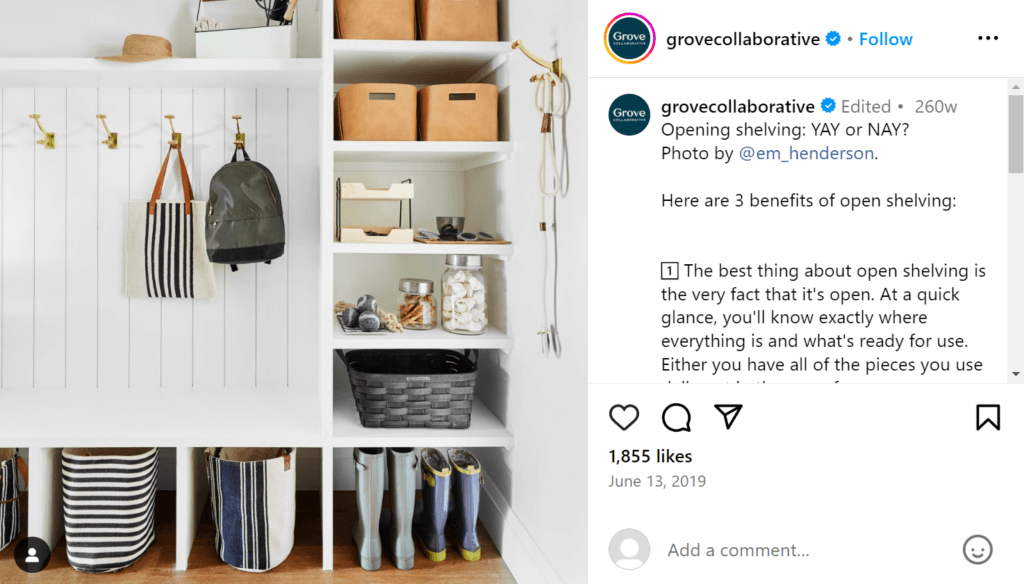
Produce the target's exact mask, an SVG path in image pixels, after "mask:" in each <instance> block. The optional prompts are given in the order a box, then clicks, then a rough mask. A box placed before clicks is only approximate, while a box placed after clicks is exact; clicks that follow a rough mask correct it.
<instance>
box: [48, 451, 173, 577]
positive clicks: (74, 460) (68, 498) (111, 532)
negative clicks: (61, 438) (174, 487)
mask: <svg viewBox="0 0 1024 584" xmlns="http://www.w3.org/2000/svg"><path fill="white" fill-rule="evenodd" d="M158 462H159V461H158V458H157V449H156V448H65V449H64V452H63V453H62V469H63V475H64V532H65V536H66V539H67V548H68V563H70V564H71V566H72V567H73V568H74V569H76V570H79V571H81V572H114V571H116V570H120V569H121V568H126V567H128V566H130V565H132V564H134V563H135V562H136V560H138V559H139V558H140V557H141V556H142V554H143V553H144V552H145V551H146V550H147V549H149V546H150V545H151V544H152V543H153V539H154V529H153V512H154V510H155V508H156V478H157V468H158Z"/></svg>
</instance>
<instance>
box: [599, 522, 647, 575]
mask: <svg viewBox="0 0 1024 584" xmlns="http://www.w3.org/2000/svg"><path fill="white" fill-rule="evenodd" d="M608 555H609V556H610V557H611V560H612V562H614V563H615V565H616V566H618V567H619V568H621V569H623V570H636V569H637V568H639V567H641V566H643V565H644V564H646V563H647V559H648V558H649V557H650V556H651V543H650V542H649V541H647V537H646V536H645V535H644V534H643V533H641V532H640V531H638V530H636V529H623V530H622V531H620V532H618V533H616V534H615V535H614V536H612V540H611V542H609V543H608Z"/></svg>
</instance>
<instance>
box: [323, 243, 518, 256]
mask: <svg viewBox="0 0 1024 584" xmlns="http://www.w3.org/2000/svg"><path fill="white" fill-rule="evenodd" d="M331 251H333V252H334V253H336V254H391V255H447V254H451V253H464V254H473V255H483V256H491V257H494V258H497V259H500V260H508V259H511V258H512V254H513V253H514V247H513V245H512V244H511V243H509V244H507V245H506V244H497V243H495V244H482V245H473V244H465V245H458V246H456V245H445V244H436V243H435V244H425V243H335V244H334V245H333V247H332V248H331Z"/></svg>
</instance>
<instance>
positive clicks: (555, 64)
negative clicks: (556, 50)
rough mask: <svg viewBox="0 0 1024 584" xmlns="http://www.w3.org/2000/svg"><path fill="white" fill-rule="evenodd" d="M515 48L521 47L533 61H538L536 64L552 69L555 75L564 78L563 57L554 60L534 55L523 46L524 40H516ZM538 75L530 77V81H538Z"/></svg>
mask: <svg viewBox="0 0 1024 584" xmlns="http://www.w3.org/2000/svg"><path fill="white" fill-rule="evenodd" d="M515 49H519V50H520V51H522V52H523V54H524V55H526V56H527V57H528V58H529V59H530V60H531V61H533V62H534V63H536V64H538V65H540V66H541V67H544V68H545V69H547V70H549V71H551V72H552V73H554V74H555V77H558V78H559V79H561V78H562V59H561V57H559V58H558V59H555V60H554V61H545V60H544V59H541V58H540V57H538V56H537V55H534V54H533V53H531V52H530V51H528V50H527V49H526V47H524V46H523V41H522V40H517V41H516V42H514V43H512V50H515ZM538 77H539V76H537V75H534V76H533V77H531V78H530V81H536V80H537V79H538Z"/></svg>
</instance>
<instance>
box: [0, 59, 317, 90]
mask: <svg viewBox="0 0 1024 584" xmlns="http://www.w3.org/2000/svg"><path fill="white" fill-rule="evenodd" d="M320 75H321V60H320V59H163V60H160V61H150V62H148V63H114V62H110V61H104V60H101V59H93V58H74V59H0V87H168V88H179V87H193V88H195V87H318V86H319V84H320Z"/></svg>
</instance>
